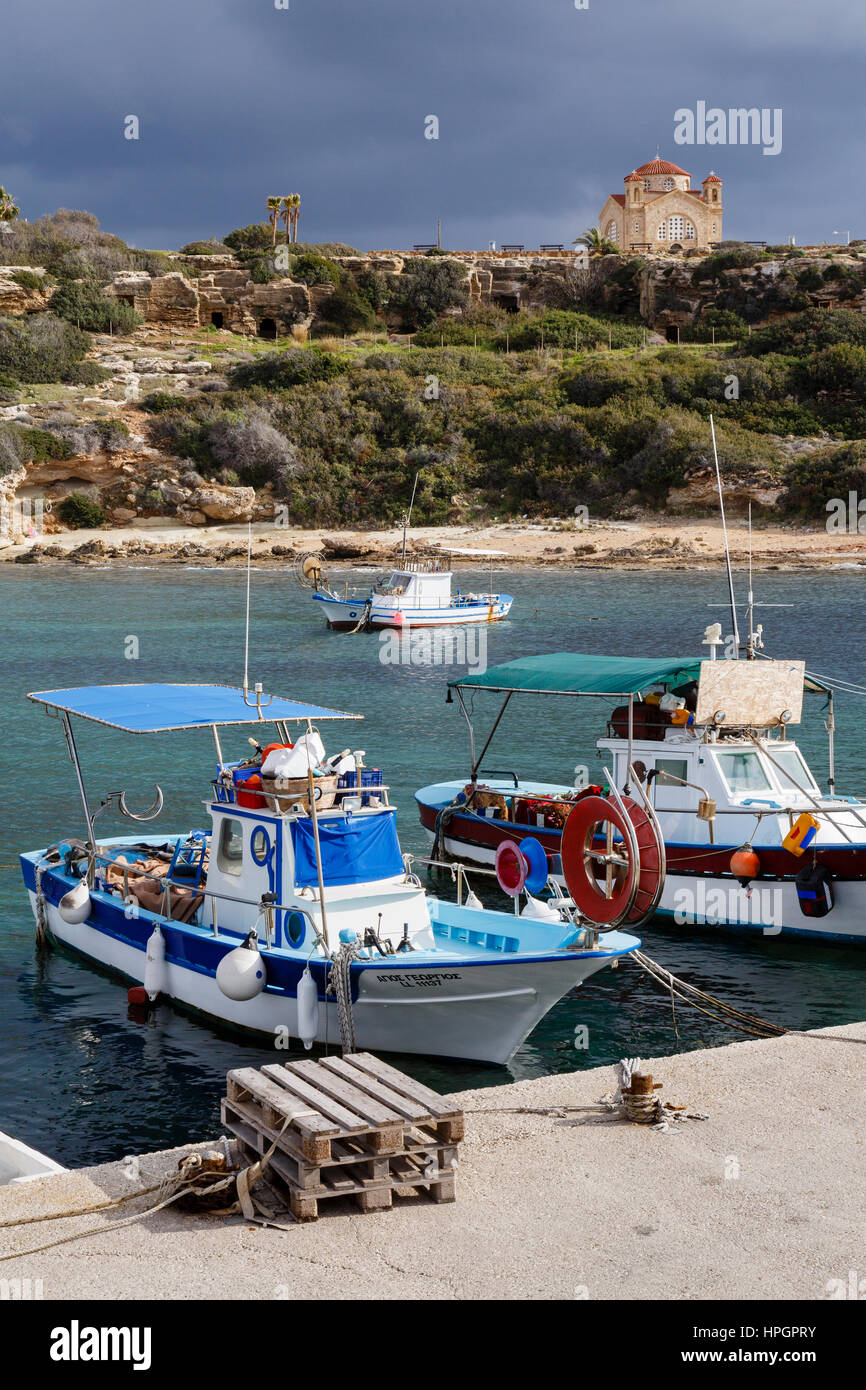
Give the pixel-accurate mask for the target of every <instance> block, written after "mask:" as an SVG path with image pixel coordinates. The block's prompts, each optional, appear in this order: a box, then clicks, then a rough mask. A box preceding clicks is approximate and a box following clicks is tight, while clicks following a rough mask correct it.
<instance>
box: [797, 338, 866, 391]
mask: <svg viewBox="0 0 866 1390" xmlns="http://www.w3.org/2000/svg"><path fill="white" fill-rule="evenodd" d="M795 376H796V379H797V384H798V386H799V389H800V391H801V392H802V393H803V394H805V395H810V396H811V395H813V394H814V393H815V392H816V391H832V392H837V391H854V392H857V393H858V394H859V395H862V394H863V392H864V390H866V346H864V347H857V346H855V344H854V343H833V344H832V346H830V347H825V348H821V349H820V351H819V352H813V353H810V355H809V356H808V357H806V358H805V359H804V360H802V361H800V362H799V363H798V364H797V369H796V372H795Z"/></svg>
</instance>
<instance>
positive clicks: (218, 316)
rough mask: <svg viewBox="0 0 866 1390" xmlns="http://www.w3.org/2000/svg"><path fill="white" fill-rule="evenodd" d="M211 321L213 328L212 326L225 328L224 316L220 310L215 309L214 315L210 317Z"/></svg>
mask: <svg viewBox="0 0 866 1390" xmlns="http://www.w3.org/2000/svg"><path fill="white" fill-rule="evenodd" d="M210 321H211V326H212V327H213V328H222V326H223V316H222V313H221V312H220V310H219V309H214V311H213V313H212V314H211V316H210Z"/></svg>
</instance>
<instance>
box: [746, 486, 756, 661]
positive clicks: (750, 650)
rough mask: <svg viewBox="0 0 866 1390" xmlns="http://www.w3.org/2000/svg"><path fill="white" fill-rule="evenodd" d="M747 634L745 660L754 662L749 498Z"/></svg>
mask: <svg viewBox="0 0 866 1390" xmlns="http://www.w3.org/2000/svg"><path fill="white" fill-rule="evenodd" d="M748 622H749V634H748V637H747V638H746V659H747V660H748V661H754V660H755V637H756V633H755V591H754V589H753V587H752V499H751V498H749V606H748Z"/></svg>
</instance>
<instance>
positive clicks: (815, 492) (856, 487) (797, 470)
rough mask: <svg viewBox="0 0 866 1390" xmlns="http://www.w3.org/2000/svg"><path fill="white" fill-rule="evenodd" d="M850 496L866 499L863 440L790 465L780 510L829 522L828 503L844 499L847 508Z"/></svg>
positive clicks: (865, 465)
mask: <svg viewBox="0 0 866 1390" xmlns="http://www.w3.org/2000/svg"><path fill="white" fill-rule="evenodd" d="M849 492H854V493H856V494H857V496H858V497H866V441H864V440H862V439H858V440H855V441H854V442H853V443H851V444H845V445H843V446H842V447H841V448H830V449H822V450H819V451H818V452H816V453H814V454H810V455H808V456H806V457H800V458H798V459H795V460H794V461H793V462H792V463H790V464H789V465H788V468H787V469H786V471H785V487H784V491H783V492H782V495H781V497H780V498H779V506H780V508H781V510H782V511H784V512H787V513H788V514H790V515H798V516H802V517H806V518H808V519H810V520H812V521H822V522H826V521H827V519H828V516H830V514H831V513H830V510H829V509H828V503H832V502H833V500H834V499H841V500H842V502H844V503H845V504H846V506H847V502H848V494H849Z"/></svg>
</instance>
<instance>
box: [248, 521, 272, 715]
mask: <svg viewBox="0 0 866 1390" xmlns="http://www.w3.org/2000/svg"><path fill="white" fill-rule="evenodd" d="M252 551H253V523H252V522H251V521H249V522H247V611H246V619H245V622H244V704H245V705H247V706H249V708H250V709H254V710H256V711H257V713H258V716H259V719H264V715H263V714H262V710H263V709H267V707H268V705H272V704H273V703H274V697H273V695H270V696H268V698H267V700H265V699H263V698H262V683H261V681H256V683H255V685H254V686H253V698H252V700H250V698H249V693H250V570H251V569H252Z"/></svg>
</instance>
